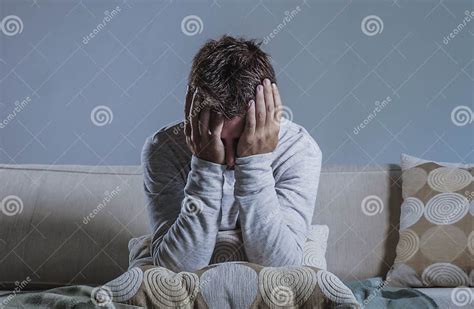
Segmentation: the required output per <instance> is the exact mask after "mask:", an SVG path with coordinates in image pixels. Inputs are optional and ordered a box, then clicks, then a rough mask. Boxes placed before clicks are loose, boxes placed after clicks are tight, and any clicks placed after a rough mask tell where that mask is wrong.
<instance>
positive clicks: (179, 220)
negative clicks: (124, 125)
mask: <svg viewBox="0 0 474 309" xmlns="http://www.w3.org/2000/svg"><path fill="white" fill-rule="evenodd" d="M164 134H165V133H164ZM164 134H160V133H158V134H156V135H155V137H154V139H153V140H152V139H151V138H150V139H149V140H147V142H146V143H145V145H144V147H143V151H142V165H143V172H144V189H145V195H146V198H147V204H148V205H147V207H148V211H149V215H150V220H151V226H152V235H153V237H152V244H151V254H152V258H153V262H154V264H155V265H159V266H163V267H166V268H168V269H170V270H173V271H175V272H179V271H195V270H197V269H200V268H202V267H205V266H207V265H208V264H209V261H210V259H211V256H212V252H213V250H214V246H215V242H216V237H217V232H218V230H219V224H220V220H221V216H222V213H221V209H220V202H221V198H222V183H223V171H224V169H225V166H222V165H219V164H215V163H212V162H208V161H204V160H201V159H199V158H197V157H194V156H192V158H191V169H190V171H189V173H188V174H187V177H185V176H184V175H185V170H186V169H188V168H189V167H188V166H189V160H188V162H186V163H185V164H183V163H182V162H180V160H179V155H178V154H177V153H176V152H177V151H178V150H176V149H171V147H170V145H169V143H173V141H171V140H170V139H169V138H168V137H167V136H166V135H164ZM179 151H181V150H179ZM181 152H182V151H181Z"/></svg>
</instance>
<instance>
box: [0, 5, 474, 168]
mask: <svg viewBox="0 0 474 309" xmlns="http://www.w3.org/2000/svg"><path fill="white" fill-rule="evenodd" d="M117 6H118V7H119V8H120V11H117V12H113V11H112V10H113V9H114V8H115V7H117ZM297 6H299V10H298V8H297ZM292 10H296V11H295V12H293V14H291V13H290V12H291V11H292ZM104 11H108V12H109V14H110V16H111V15H114V16H113V17H112V18H111V19H110V20H109V21H108V22H107V21H106V22H107V24H106V25H105V26H104V27H103V28H102V29H101V30H100V31H98V33H97V34H96V35H95V37H93V38H91V39H90V40H89V41H88V42H87V44H85V43H84V36H86V35H87V34H88V33H90V32H92V31H93V30H94V29H98V25H99V23H101V22H103V19H104V17H105V16H106V15H104ZM285 11H288V12H287V13H289V14H290V15H286V14H285ZM466 11H468V13H469V12H471V11H474V2H473V1H438V0H436V1H413V0H410V1H403V0H399V1H350V0H345V1H306V2H302V1H255V0H254V1H238V2H237V1H225V0H216V1H144V0H143V1H131V0H128V1H122V0H120V1H92V0H83V1H59V0H0V20H2V19H3V27H2V29H1V31H0V124H1V127H0V162H1V163H46V164H94V165H95V164H99V165H105V164H139V160H140V151H141V147H142V144H143V141H144V139H145V137H146V136H148V135H150V134H151V133H152V132H153V131H155V130H157V129H159V128H160V127H161V126H163V125H166V124H169V123H172V122H174V121H178V120H180V119H182V109H183V106H182V105H183V99H184V95H185V93H184V92H185V87H186V77H187V74H188V71H189V68H190V61H191V59H192V57H193V55H194V54H195V53H196V51H197V50H198V48H199V47H200V45H201V44H202V43H203V42H205V41H206V40H207V39H209V38H215V37H218V36H219V35H221V34H223V33H229V34H232V35H245V36H247V37H252V38H260V39H264V38H265V37H267V39H266V40H265V43H266V44H264V45H263V47H264V49H265V50H266V51H268V52H269V53H270V54H271V55H272V57H273V60H274V66H275V68H276V71H277V73H278V81H279V84H280V88H281V92H282V95H283V99H284V104H286V106H287V108H288V110H287V112H288V117H290V118H292V119H293V121H295V122H297V123H299V124H302V125H303V126H305V127H306V128H307V129H308V131H310V132H311V134H312V135H313V137H314V138H315V139H316V140H317V141H318V143H319V145H320V147H321V149H322V151H323V155H324V163H325V164H328V163H354V164H369V163H371V164H375V163H396V162H398V158H399V155H400V153H401V152H407V153H410V154H413V155H418V156H423V157H428V158H431V159H437V160H444V161H464V162H473V161H474V160H473V159H474V152H473V138H474V132H473V125H472V119H473V116H472V111H473V110H474V106H473V105H474V90H473V89H474V87H473V84H474V61H473V60H474V59H473V57H474V17H471V19H472V21H467V20H466V17H467V15H465V12H466ZM472 14H473V16H474V12H472ZM10 15H15V16H16V17H13V18H18V19H19V20H18V19H17V20H15V19H13V20H12V19H11V18H12V17H10V20H9V18H6V17H7V16H10ZM189 15H197V16H198V17H199V18H200V20H201V21H202V26H198V29H197V30H198V31H197V32H196V33H193V32H192V31H193V29H186V28H185V29H184V30H183V29H182V28H181V24H182V21H183V19H184V18H185V17H186V16H189ZM369 15H376V16H378V17H379V18H380V20H381V22H382V23H383V30H382V31H380V30H379V31H377V29H375V32H370V29H369V30H367V29H366V28H364V27H361V25H362V21H363V19H364V18H365V17H366V16H369ZM285 17H287V19H288V20H289V22H284V18H285ZM20 21H21V22H20ZM15 22H16V25H17V26H20V28H18V29H15V27H14V26H15ZM376 23H378V25H381V23H380V21H379V22H377V21H376ZM464 23H465V24H466V25H465V26H464ZM7 24H8V25H9V26H7ZM279 24H281V25H279ZM369 24H370V23H369ZM459 24H462V25H461V26H460V27H459V30H457V29H456V28H458V25H459ZM10 27H11V28H10ZM99 28H100V26H99ZM363 28H364V31H363ZM454 29H456V30H455V31H454V32H453V30H454ZM19 30H21V32H20V31H19ZM186 32H187V34H190V35H187V34H186ZM272 32H274V33H275V35H273V38H271V37H268V36H269V34H270V33H272ZM364 32H366V33H367V34H368V35H367V34H366V33H364ZM452 32H453V33H452ZM450 33H452V38H451V39H450V40H449V41H446V40H445V39H444V38H445V37H446V36H449V34H450ZM371 34H374V35H371ZM28 97H29V98H30V100H29V101H27V99H26V98H28ZM387 97H390V99H391V101H390V102H385V103H387V104H385V103H383V102H382V103H378V102H377V101H382V100H383V99H385V98H387ZM16 101H19V103H18V102H17V103H16V105H15V102H16ZM21 101H23V102H21ZM376 102H377V103H376ZM376 104H379V105H378V106H379V107H381V108H380V110H379V111H376V113H377V115H376V116H375V117H372V116H370V113H371V112H373V111H374V108H375V107H376V106H377V105H376ZM101 105H104V106H106V107H107V108H108V109H109V111H106V113H109V115H111V114H113V119H112V121H111V122H110V123H106V124H105V125H103V126H97V125H95V124H94V122H93V121H92V120H91V112H92V111H93V110H94V108H95V107H96V106H101ZM458 106H461V107H459V108H458ZM462 106H465V107H462ZM15 108H16V110H15ZM110 113H111V114H110ZM99 115H100V113H99ZM463 116H465V118H463ZM105 120H107V119H105ZM364 120H365V122H366V124H367V125H366V126H365V127H364V128H361V129H360V128H359V129H360V131H359V132H358V131H357V130H354V128H355V127H357V126H358V125H359V124H360V123H362V122H364ZM98 121H99V124H102V122H100V121H101V119H98Z"/></svg>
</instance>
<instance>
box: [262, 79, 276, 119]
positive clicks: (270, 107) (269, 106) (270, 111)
mask: <svg viewBox="0 0 474 309" xmlns="http://www.w3.org/2000/svg"><path fill="white" fill-rule="evenodd" d="M263 94H264V97H265V113H266V121H265V123H267V124H268V123H271V121H273V118H274V113H275V103H274V102H273V90H272V84H271V82H270V80H269V79H268V78H265V79H264V80H263Z"/></svg>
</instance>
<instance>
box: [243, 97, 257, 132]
mask: <svg viewBox="0 0 474 309" xmlns="http://www.w3.org/2000/svg"><path fill="white" fill-rule="evenodd" d="M256 125H257V121H256V119H255V101H254V100H250V102H249V108H248V109H247V116H246V117H245V128H244V132H245V133H247V134H249V135H253V134H254V133H255V127H256Z"/></svg>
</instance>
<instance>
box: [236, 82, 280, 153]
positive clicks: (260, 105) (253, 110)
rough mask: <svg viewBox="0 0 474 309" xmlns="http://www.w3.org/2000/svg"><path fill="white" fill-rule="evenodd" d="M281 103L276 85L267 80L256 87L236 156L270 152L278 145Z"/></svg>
mask: <svg viewBox="0 0 474 309" xmlns="http://www.w3.org/2000/svg"><path fill="white" fill-rule="evenodd" d="M281 110H282V103H281V98H280V94H279V92H278V88H277V86H276V84H271V83H270V80H269V79H265V80H264V81H263V86H262V85H258V86H257V95H256V102H255V101H254V100H251V101H250V103H249V108H248V111H247V117H246V120H245V128H244V131H243V132H242V135H241V136H240V139H239V144H238V145H237V156H238V157H248V156H251V155H256V154H263V153H268V152H272V151H273V150H275V148H276V146H277V145H278V133H279V132H280V118H281Z"/></svg>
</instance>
